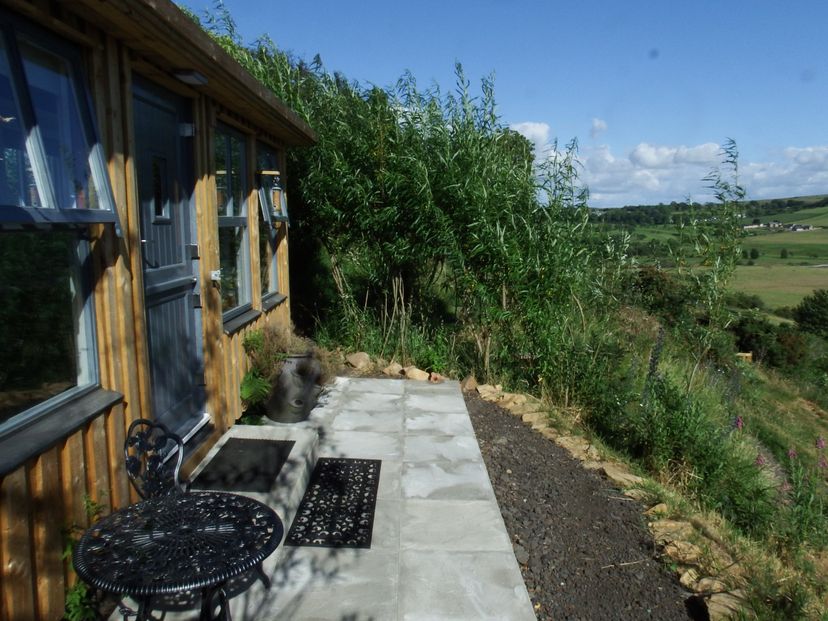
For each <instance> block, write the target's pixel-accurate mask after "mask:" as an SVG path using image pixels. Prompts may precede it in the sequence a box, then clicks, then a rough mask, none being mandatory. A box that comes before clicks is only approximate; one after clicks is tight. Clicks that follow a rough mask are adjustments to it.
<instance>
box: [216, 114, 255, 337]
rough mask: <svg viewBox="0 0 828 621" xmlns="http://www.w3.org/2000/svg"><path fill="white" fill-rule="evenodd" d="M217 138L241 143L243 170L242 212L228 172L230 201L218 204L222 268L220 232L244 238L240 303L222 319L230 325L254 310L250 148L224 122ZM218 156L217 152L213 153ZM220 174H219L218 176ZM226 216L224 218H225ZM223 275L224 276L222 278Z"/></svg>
mask: <svg viewBox="0 0 828 621" xmlns="http://www.w3.org/2000/svg"><path fill="white" fill-rule="evenodd" d="M215 131H216V135H218V134H224V135H225V136H227V137H228V139H230V140H238V141H240V142H241V149H240V153H241V170H240V171H239V179H240V182H241V184H242V187H241V196H242V204H241V206H240V209H239V215H236V214H234V213H233V207H234V203H233V194H234V188H233V186H232V182H231V180H232V176H231V175H230V174H229V173H228V172H227V171H225V174H226V175H227V187H228V188H229V191H228V192H227V200H226V201H225V203H224V205H218V204H217V208H218V210H219V214H220V215H219V217H218V228H219V231H218V233H219V235H218V242H219V267H220V266H221V259H222V257H221V229H222V228H239V229H241V231H242V239H241V243H240V245H239V252H238V253H237V255H236V259H235V260H236V274H237V286H238V297H239V303H238V304H237V305H236V306H234V307H232V308H227V309H223V312H222V319H223V321H224V322H227V321H229V320H231V319H234V318H236V317H238V316H239V315H241V314H243V313H245V312H247V311H248V310H250V309H251V308H253V299H252V287H251V284H250V282H251V262H250V230H249V226H248V224H249V223H248V219H247V213H248V212H247V207H248V195H249V187H248V181H247V171H248V166H249V162H248V161H247V160H248V154H247V146H248V138H247V136H246V135H244V134H243V133H241V132H239V131H237V130H235V129H233V128H232V127H230V126H228V125H225V124H224V123H219V124H217V125H216V128H215ZM230 140H228V141H227V150H226V152H225V154H224V157H225V164H229V162H230V159H231V154H232V149H231V148H230ZM213 155H214V157H215V153H214V154H213ZM218 173H219V171H218V170H217V171H216V174H218ZM216 200H218V193H217V195H216ZM222 214H223V215H222ZM223 277H224V275H222V279H223Z"/></svg>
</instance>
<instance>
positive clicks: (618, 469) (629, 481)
mask: <svg viewBox="0 0 828 621" xmlns="http://www.w3.org/2000/svg"><path fill="white" fill-rule="evenodd" d="M602 470H603V472H604V475H605V476H606V477H607V478H608V479H609V480H610V481H612V482H613V483H615V484H616V485H618V486H619V487H632V486H634V485H640V484H641V483H643V482H644V479H642V478H641V477H639V476H636V475H634V474H633V473H632V472H630V471H629V469H628V468H627V467H626V466H622V465H621V464H604V467H603V468H602Z"/></svg>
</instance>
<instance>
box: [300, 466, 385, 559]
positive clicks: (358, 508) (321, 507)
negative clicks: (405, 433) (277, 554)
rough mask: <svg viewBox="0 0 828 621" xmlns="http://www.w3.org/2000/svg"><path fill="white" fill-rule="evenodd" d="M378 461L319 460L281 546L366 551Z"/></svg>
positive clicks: (369, 543) (371, 523)
mask: <svg viewBox="0 0 828 621" xmlns="http://www.w3.org/2000/svg"><path fill="white" fill-rule="evenodd" d="M381 464H382V461H381V460H379V459H349V458H336V457H320V458H319V460H318V461H317V462H316V467H315V468H314V469H313V473H312V474H311V479H310V483H308V489H307V490H305V495H304V496H303V497H302V502H301V503H299V508H298V509H297V510H296V517H295V518H293V524H291V526H290V530H289V531H288V534H287V537H286V538H285V545H289V546H317V547H320V548H370V547H371V534H372V532H373V529H374V510H375V509H376V505H377V489H378V488H379V475H380V465H381Z"/></svg>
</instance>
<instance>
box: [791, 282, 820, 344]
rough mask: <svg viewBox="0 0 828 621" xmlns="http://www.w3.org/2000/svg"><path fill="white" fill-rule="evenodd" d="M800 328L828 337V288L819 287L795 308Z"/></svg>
mask: <svg viewBox="0 0 828 621" xmlns="http://www.w3.org/2000/svg"><path fill="white" fill-rule="evenodd" d="M793 316H794V319H795V320H796V323H797V325H798V326H799V327H800V329H802V330H805V331H806V332H813V333H814V334H817V335H819V336H822V337H823V338H828V289H817V290H816V291H814V292H813V293H812V294H811V295H809V296H807V297H805V299H804V300H802V302H800V303H799V304H798V305H797V306H796V307H795V308H794V309H793Z"/></svg>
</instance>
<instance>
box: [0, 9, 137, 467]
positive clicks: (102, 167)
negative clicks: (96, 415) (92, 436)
mask: <svg viewBox="0 0 828 621" xmlns="http://www.w3.org/2000/svg"><path fill="white" fill-rule="evenodd" d="M21 42H24V43H25V44H26V45H28V46H31V47H34V48H37V49H39V50H42V51H43V52H45V53H46V54H48V55H50V56H53V57H56V58H58V59H59V60H60V61H62V62H63V63H64V66H65V68H66V71H67V74H66V77H67V79H68V81H69V86H70V91H71V95H70V96H71V97H73V98H74V104H75V110H76V111H77V118H72V117H73V115H72V112H69V113H68V114H70V116H69V120H70V123H71V122H73V121H79V123H80V128H79V130H80V134H81V136H82V137H83V139H84V141H85V145H84V146H85V151H86V153H87V157H86V165H87V166H88V167H89V181H88V183H89V185H90V186H93V187H94V190H95V192H96V194H97V200H98V208H96V209H91V208H88V207H77V206H71V207H61V206H60V202H59V201H58V200H57V194H56V188H55V183H56V181H55V179H54V178H53V174H52V171H51V169H50V167H49V164H48V160H47V152H46V148H45V144H44V139H43V136H42V135H41V130H40V126H39V124H38V119H37V117H36V112H35V107H34V103H33V100H32V94H31V92H30V87H31V85H30V83H29V80H28V78H27V76H26V72H25V68H24V64H23V54H22V52H21V50H20V43H21ZM0 45H2V48H3V53H5V54H6V57H7V61H8V68H9V75H8V78H9V81H10V87H11V89H12V96H13V98H14V99H15V104H16V106H17V112H18V114H19V115H20V119H21V126H22V130H23V132H24V136H23V145H22V146H23V149H22V152H23V153H25V155H26V156H28V160H29V165H30V166H31V169H32V177H33V180H34V184H35V187H36V189H37V192H38V199H39V204H40V205H41V206H33V205H29V204H24V203H23V201H24V200H25V197H24V196H22V195H19V196H18V204H8V203H0V231H2V232H0V235H15V234H18V233H19V232H34V233H35V234H43V235H49V234H50V233H52V232H60V231H66V230H67V229H70V230H72V231H73V236H74V241H73V242H72V244H71V248H72V251H73V258H72V277H71V280H70V282H69V283H67V286H69V287H71V288H74V290H73V294H74V295H73V300H72V306H71V307H70V308H67V309H66V310H67V311H68V312H71V313H72V317H73V322H75V324H76V341H75V357H76V358H75V359H76V371H77V379H76V381H77V384H76V385H75V386H72V387H70V388H68V389H66V390H64V391H63V392H61V393H58V394H56V395H53V396H51V397H49V398H46V399H44V400H43V401H41V402H39V403H37V404H35V405H33V406H31V407H29V408H26V409H25V410H22V411H20V412H17V413H16V414H13V415H12V416H11V417H10V418H9V419H7V420H5V421H3V422H0V442H2V443H3V444H6V443H11V442H15V440H14V436H15V434H16V433H18V432H20V431H21V430H23V429H25V428H31V429H32V430H35V429H37V430H38V431H37V432H34V431H33V433H35V435H36V436H37V441H38V442H40V443H47V444H48V443H49V442H51V441H52V438H54V441H56V440H57V439H59V437H61V436H60V434H61V433H63V432H65V431H66V430H67V429H69V428H70V427H71V426H72V425H73V424H74V423H75V422H76V421H75V418H77V416H75V415H70V416H68V418H67V417H65V416H63V415H60V416H58V415H57V411H58V410H60V411H61V412H62V413H65V412H67V411H69V410H67V408H69V409H71V408H73V407H75V404H78V403H80V402H81V401H84V400H87V399H90V398H93V396H94V395H98V396H100V395H103V394H104V393H106V395H107V396H106V397H105V399H104V400H105V401H106V402H107V403H110V402H111V403H114V402H116V401H117V400H119V399H120V395H118V394H117V393H112V392H109V391H103V390H102V389H101V385H100V360H99V355H98V341H97V330H96V317H95V300H94V278H93V273H92V265H91V264H92V248H91V243H90V241H89V225H91V224H104V225H112V226H113V228H114V232H115V234H116V235H117V236H119V237H121V236H122V228H121V225H120V221H119V218H118V211H117V208H116V205H115V199H114V194H113V192H112V187H111V185H110V179H109V173H108V170H107V164H106V158H105V156H104V149H103V145H102V144H101V141H100V139H99V137H98V136H99V133H98V131H97V126H96V117H95V114H94V105H93V100H92V95H91V90H90V84H89V82H88V80H87V78H86V71H85V69H86V67H85V63H84V54H83V51H82V50H81V49H80V48H78V47H77V46H75V45H74V44H73V43H71V42H69V41H66V40H64V39H62V38H60V37H59V36H57V35H55V34H54V33H52V32H50V31H47V30H45V29H43V28H41V27H40V26H38V25H36V24H33V23H31V22H30V21H28V20H26V19H25V18H23V17H20V16H18V15H15V14H13V13H10V12H9V11H7V10H6V9H3V8H0ZM94 398H95V399H98V397H94ZM98 400H99V401H100V399H98ZM75 409H77V408H75ZM47 431H48V433H47ZM27 454H28V453H27Z"/></svg>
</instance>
